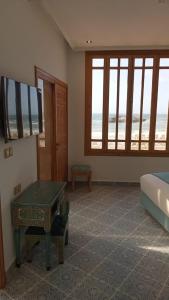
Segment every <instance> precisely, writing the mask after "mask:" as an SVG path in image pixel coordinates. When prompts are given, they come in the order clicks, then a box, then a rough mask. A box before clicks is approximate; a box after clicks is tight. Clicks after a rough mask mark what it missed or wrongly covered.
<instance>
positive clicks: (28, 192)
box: [12, 181, 66, 208]
mask: <svg viewBox="0 0 169 300" xmlns="http://www.w3.org/2000/svg"><path fill="white" fill-rule="evenodd" d="M65 186H66V182H56V181H36V182H34V183H33V184H31V185H30V186H29V187H28V188H26V189H25V190H24V191H23V192H22V193H21V195H19V196H18V197H17V198H15V199H14V200H13V201H12V206H14V207H18V206H19V207H23V206H24V207H25V206H31V207H49V208H50V207H52V205H53V204H54V203H55V201H56V199H57V198H58V197H59V195H60V193H62V191H63V190H64V188H65Z"/></svg>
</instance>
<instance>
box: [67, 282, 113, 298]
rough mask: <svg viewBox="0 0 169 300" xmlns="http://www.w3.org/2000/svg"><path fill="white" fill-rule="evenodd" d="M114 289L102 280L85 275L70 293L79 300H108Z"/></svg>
mask: <svg viewBox="0 0 169 300" xmlns="http://www.w3.org/2000/svg"><path fill="white" fill-rule="evenodd" d="M114 292H115V289H114V288H113V287H112V286H109V285H108V284H105V283H104V282H102V281H100V280H97V279H95V278H92V277H87V278H86V280H85V281H83V282H82V283H81V284H80V285H79V287H78V288H77V289H76V290H75V291H74V292H73V293H72V296H73V297H74V298H75V299H80V300H103V299H104V300H108V299H109V298H110V297H111V296H112V294H113V293H114Z"/></svg>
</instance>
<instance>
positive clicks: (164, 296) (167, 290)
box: [158, 286, 169, 300]
mask: <svg viewBox="0 0 169 300" xmlns="http://www.w3.org/2000/svg"><path fill="white" fill-rule="evenodd" d="M158 299H159V300H168V299H169V287H168V286H165V287H164V288H163V289H162V291H161V293H160V294H159V298H158Z"/></svg>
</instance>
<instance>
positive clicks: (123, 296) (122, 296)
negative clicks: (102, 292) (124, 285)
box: [111, 291, 141, 300]
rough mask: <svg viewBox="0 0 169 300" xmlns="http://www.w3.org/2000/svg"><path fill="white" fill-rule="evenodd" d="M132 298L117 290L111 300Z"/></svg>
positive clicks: (130, 299) (129, 299) (128, 299)
mask: <svg viewBox="0 0 169 300" xmlns="http://www.w3.org/2000/svg"><path fill="white" fill-rule="evenodd" d="M132 299H133V298H131V297H130V296H129V295H127V294H124V293H122V292H119V291H118V292H117V293H115V295H114V296H113V298H111V300H132ZM140 300H141V299H140Z"/></svg>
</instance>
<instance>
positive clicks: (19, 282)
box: [5, 265, 39, 298]
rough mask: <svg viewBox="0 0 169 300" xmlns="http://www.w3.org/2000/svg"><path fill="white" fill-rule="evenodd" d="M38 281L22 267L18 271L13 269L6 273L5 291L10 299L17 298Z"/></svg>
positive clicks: (36, 277) (37, 278)
mask: <svg viewBox="0 0 169 300" xmlns="http://www.w3.org/2000/svg"><path fill="white" fill-rule="evenodd" d="M38 281H39V277H38V276H36V275H35V274H33V273H32V272H30V271H29V269H28V268H26V267H25V266H24V265H22V266H21V268H19V269H18V268H16V267H14V268H11V270H10V271H9V272H8V276H7V286H6V288H5V290H6V292H7V294H9V295H10V296H11V297H12V298H17V297H19V296H21V295H22V294H23V293H25V292H26V291H27V290H28V289H29V288H31V287H32V286H33V285H34V284H36V283H38Z"/></svg>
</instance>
